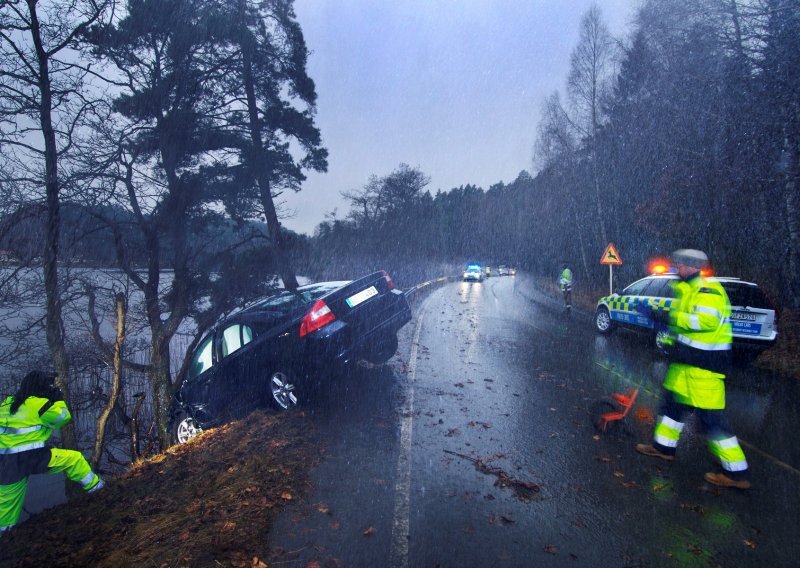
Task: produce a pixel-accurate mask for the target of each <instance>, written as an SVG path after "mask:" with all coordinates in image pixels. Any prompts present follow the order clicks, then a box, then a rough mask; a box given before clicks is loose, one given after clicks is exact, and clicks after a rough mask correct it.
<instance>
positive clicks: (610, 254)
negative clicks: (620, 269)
mask: <svg viewBox="0 0 800 568" xmlns="http://www.w3.org/2000/svg"><path fill="white" fill-rule="evenodd" d="M600 264H622V257H621V256H620V255H619V253H618V252H617V249H615V248H614V243H608V246H607V247H606V251H605V252H604V253H603V256H602V257H600Z"/></svg>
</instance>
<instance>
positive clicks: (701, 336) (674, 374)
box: [636, 249, 750, 489]
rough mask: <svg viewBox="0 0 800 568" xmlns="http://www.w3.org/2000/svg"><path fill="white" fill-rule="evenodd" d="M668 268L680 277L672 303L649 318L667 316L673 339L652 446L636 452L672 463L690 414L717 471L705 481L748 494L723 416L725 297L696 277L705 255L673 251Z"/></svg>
mask: <svg viewBox="0 0 800 568" xmlns="http://www.w3.org/2000/svg"><path fill="white" fill-rule="evenodd" d="M672 264H673V265H674V266H675V268H676V269H677V271H678V276H680V280H679V281H678V282H677V283H676V284H675V285H674V286H673V288H674V292H675V298H676V300H675V301H674V302H673V303H672V305H671V306H670V310H669V313H668V314H666V312H663V311H658V312H656V311H652V313H651V314H650V315H651V317H654V318H655V317H656V315H659V317H663V315H665V314H666V315H667V316H668V319H669V322H668V323H669V329H670V332H671V333H672V335H673V336H674V342H673V350H672V354H671V357H670V358H671V361H670V365H669V369H668V370H667V376H666V377H665V378H664V401H663V403H662V406H661V411H660V416H659V417H658V422H657V424H656V428H655V431H654V432H653V442H652V444H637V445H636V451H637V452H639V453H641V454H644V455H647V456H651V457H656V458H661V459H663V460H666V461H672V460H673V459H674V456H675V450H676V448H677V446H678V439H679V437H680V435H681V431H682V430H683V426H684V424H685V421H684V416H686V415H687V414H688V413H690V412H694V413H695V414H696V415H697V417H698V418H699V419H700V425H701V426H702V428H703V430H704V433H705V435H706V437H707V438H708V447H709V449H710V450H711V453H712V454H713V455H714V457H715V458H716V459H717V461H718V462H719V465H720V468H721V471H715V472H709V473H706V474H705V480H706V481H708V482H709V483H712V484H714V485H719V486H721V487H735V488H737V489H748V488H749V487H750V481H749V479H748V477H749V476H748V467H747V460H746V459H745V456H744V452H743V451H742V448H741V446H740V445H739V441H738V440H737V438H736V436H734V435H733V434H731V433H730V428H729V427H728V425H727V421H726V419H725V416H724V413H723V411H724V409H725V375H726V374H727V372H728V367H729V366H730V357H731V343H732V336H731V322H730V316H731V304H730V301H729V300H728V295H727V294H726V293H725V289H724V288H723V287H722V286H721V285H720V284H719V283H718V282H715V281H713V280H709V279H707V278H704V277H703V275H702V274H701V269H702V268H705V267H706V266H707V265H708V257H707V256H706V254H705V253H704V252H702V251H699V250H694V249H681V250H677V251H675V252H673V253H672ZM645 309H650V310H652V308H651V307H650V308H647V307H645Z"/></svg>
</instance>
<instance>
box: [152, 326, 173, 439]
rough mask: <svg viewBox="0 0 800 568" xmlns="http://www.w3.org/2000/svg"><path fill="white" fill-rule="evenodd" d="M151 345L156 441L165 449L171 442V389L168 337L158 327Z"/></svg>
mask: <svg viewBox="0 0 800 568" xmlns="http://www.w3.org/2000/svg"><path fill="white" fill-rule="evenodd" d="M151 347H152V350H153V352H152V354H151V355H150V361H151V363H152V369H151V370H150V376H149V379H150V385H151V388H152V393H153V412H154V414H155V420H156V427H157V428H158V441H159V444H161V447H162V449H165V448H168V447H169V446H170V443H171V442H172V440H171V439H170V436H169V421H170V416H169V407H170V403H171V401H172V389H171V388H170V384H171V381H170V371H169V366H170V361H169V358H170V349H169V337H167V336H165V335H164V334H163V332H162V331H161V329H160V328H159V330H158V331H153V337H152V341H151Z"/></svg>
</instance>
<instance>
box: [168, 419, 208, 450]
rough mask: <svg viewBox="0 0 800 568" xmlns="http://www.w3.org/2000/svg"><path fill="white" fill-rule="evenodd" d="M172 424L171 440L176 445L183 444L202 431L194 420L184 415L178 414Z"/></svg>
mask: <svg viewBox="0 0 800 568" xmlns="http://www.w3.org/2000/svg"><path fill="white" fill-rule="evenodd" d="M173 424H174V426H173V427H172V438H173V441H174V442H175V443H177V444H185V443H186V442H188V441H189V440H191V439H192V438H194V437H195V436H197V435H198V434H199V433H200V432H202V431H203V430H202V429H201V428H200V427H199V426H198V425H197V422H195V420H194V418H192V417H191V416H189V415H188V414H186V413H181V414H179V415H178V416H177V417H176V418H175V422H174V423H173Z"/></svg>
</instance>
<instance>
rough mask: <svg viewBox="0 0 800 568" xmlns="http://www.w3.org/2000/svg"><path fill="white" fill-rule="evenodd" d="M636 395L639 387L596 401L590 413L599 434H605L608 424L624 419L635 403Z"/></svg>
mask: <svg viewBox="0 0 800 568" xmlns="http://www.w3.org/2000/svg"><path fill="white" fill-rule="evenodd" d="M638 394H639V387H633V388H630V387H629V388H627V389H625V392H624V393H614V394H612V395H611V396H610V397H608V398H604V399H603V400H599V401H597V402H596V403H595V404H594V405H593V406H592V411H591V414H592V422H593V424H594V427H595V428H596V429H597V430H599V431H600V432H606V431H607V430H608V427H609V424H612V423H614V422H617V421H619V420H622V419H623V418H625V417H626V416H627V415H628V412H630V410H631V408H632V407H633V404H634V403H635V402H636V397H637V395H638Z"/></svg>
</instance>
